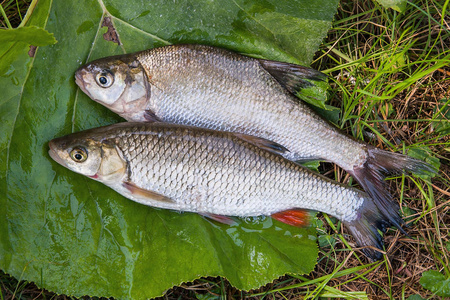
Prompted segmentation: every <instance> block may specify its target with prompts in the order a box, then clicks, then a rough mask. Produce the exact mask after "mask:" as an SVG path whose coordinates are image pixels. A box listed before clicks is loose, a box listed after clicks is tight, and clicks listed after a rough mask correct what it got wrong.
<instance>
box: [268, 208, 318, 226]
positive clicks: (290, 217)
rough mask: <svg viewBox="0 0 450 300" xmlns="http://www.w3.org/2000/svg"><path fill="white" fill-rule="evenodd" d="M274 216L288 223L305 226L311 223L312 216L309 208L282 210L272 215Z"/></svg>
mask: <svg viewBox="0 0 450 300" xmlns="http://www.w3.org/2000/svg"><path fill="white" fill-rule="evenodd" d="M271 217H272V218H274V219H275V220H278V221H280V222H283V223H286V224H288V225H292V226H296V227H305V226H307V225H308V224H309V221H310V217H309V213H308V211H307V210H303V209H290V210H285V211H280V212H277V213H274V214H272V215H271Z"/></svg>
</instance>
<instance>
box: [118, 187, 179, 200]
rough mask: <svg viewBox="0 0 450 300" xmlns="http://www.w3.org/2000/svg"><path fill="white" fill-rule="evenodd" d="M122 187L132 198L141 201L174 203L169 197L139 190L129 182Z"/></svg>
mask: <svg viewBox="0 0 450 300" xmlns="http://www.w3.org/2000/svg"><path fill="white" fill-rule="evenodd" d="M122 185H123V186H124V187H125V188H126V189H127V190H129V191H130V192H131V194H133V196H134V197H136V198H139V199H143V200H149V199H151V200H154V201H161V202H166V203H174V202H175V201H173V200H172V199H170V198H169V197H166V196H164V195H161V194H158V193H156V192H152V191H149V190H146V189H143V188H140V187H138V186H136V185H135V184H133V183H130V182H124V183H122Z"/></svg>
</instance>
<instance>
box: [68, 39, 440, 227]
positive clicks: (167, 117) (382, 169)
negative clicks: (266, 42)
mask: <svg viewBox="0 0 450 300" xmlns="http://www.w3.org/2000/svg"><path fill="white" fill-rule="evenodd" d="M75 77H76V83H77V84H78V85H79V86H80V88H81V89H82V90H83V91H84V92H85V93H86V94H87V95H89V97H90V98H91V99H93V100H95V101H97V102H99V103H101V104H103V105H104V106H106V107H108V108H109V109H111V110H112V111H114V112H116V113H118V114H119V115H121V116H122V117H123V118H125V119H126V120H128V121H135V122H147V121H163V122H169V123H176V124H180V125H190V126H198V127H204V128H209V129H214V130H224V131H232V132H237V133H241V134H247V135H254V136H257V137H260V138H263V139H268V140H271V141H273V142H275V143H277V144H279V145H282V146H284V147H285V148H286V149H288V151H283V152H282V153H280V154H281V155H283V156H284V157H285V158H287V159H289V160H292V161H296V160H310V159H320V160H327V161H330V162H333V163H336V164H337V165H339V166H340V167H342V168H343V169H345V171H347V172H348V173H349V174H350V175H351V176H353V177H354V178H355V179H356V181H358V183H359V184H360V185H361V186H362V187H363V188H364V190H365V191H367V192H368V193H369V195H370V196H371V197H372V198H373V199H374V201H375V205H376V206H377V208H378V209H380V210H381V212H382V214H383V215H384V216H385V217H386V219H388V220H390V221H389V222H390V223H392V224H393V225H395V226H396V227H397V228H399V229H400V230H402V229H401V224H403V220H402V219H401V217H400V216H399V214H398V210H399V206H398V204H397V202H395V201H393V199H392V196H391V195H390V193H389V192H388V191H387V188H386V184H385V182H384V179H385V177H386V174H385V173H394V174H395V173H400V172H403V171H410V172H415V173H416V174H425V175H426V174H430V173H434V172H436V171H437V170H435V169H434V168H433V167H432V166H430V165H428V164H427V163H425V162H422V161H419V160H417V159H413V158H411V157H408V156H406V155H402V154H399V153H392V152H388V151H384V150H381V149H378V148H376V147H373V146H371V145H369V144H366V143H364V142H363V141H358V140H355V139H353V138H352V137H350V136H347V135H345V134H343V133H341V132H340V131H339V130H338V129H337V128H335V127H334V126H332V125H331V124H329V123H328V122H326V121H325V120H323V119H321V118H320V117H319V116H318V115H317V114H315V113H314V112H313V111H312V110H311V109H310V108H309V107H308V106H307V105H306V104H305V103H303V102H301V101H299V99H298V98H297V97H296V96H295V95H296V94H297V93H302V92H303V89H304V88H305V87H312V86H314V83H315V82H317V81H318V80H323V79H324V77H325V76H324V74H322V73H320V72H318V71H316V70H313V69H310V68H305V67H302V66H298V65H294V64H289V63H284V62H276V61H268V60H263V59H256V58H251V57H246V56H243V55H239V54H237V53H233V52H230V51H227V50H224V49H220V48H215V47H210V46H204V45H171V46H165V47H160V48H155V49H149V50H145V51H141V52H136V53H131V54H126V55H120V56H113V57H106V58H102V59H99V60H96V61H93V62H90V63H89V64H87V65H85V66H82V67H81V68H80V69H79V70H77V72H76V76H75ZM99 78H102V82H106V86H105V85H103V84H102V83H101V82H100V81H99ZM403 232H404V231H403Z"/></svg>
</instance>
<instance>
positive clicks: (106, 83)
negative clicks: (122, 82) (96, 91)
mask: <svg viewBox="0 0 450 300" xmlns="http://www.w3.org/2000/svg"><path fill="white" fill-rule="evenodd" d="M95 80H96V81H97V84H98V85H99V86H101V87H103V88H107V87H110V86H111V85H112V84H113V83H114V75H113V74H112V73H111V72H110V71H108V70H103V71H102V72H100V73H98V74H97V76H96V77H95Z"/></svg>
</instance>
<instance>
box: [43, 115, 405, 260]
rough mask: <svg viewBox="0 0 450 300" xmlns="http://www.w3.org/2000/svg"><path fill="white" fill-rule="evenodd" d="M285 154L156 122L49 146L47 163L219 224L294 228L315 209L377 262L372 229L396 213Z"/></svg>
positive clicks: (251, 140) (264, 144)
mask: <svg viewBox="0 0 450 300" xmlns="http://www.w3.org/2000/svg"><path fill="white" fill-rule="evenodd" d="M287 151H288V150H287V149H286V148H284V147H283V146H281V145H279V144H277V143H274V142H272V141H269V140H266V139H262V138H259V137H255V136H250V135H245V134H241V133H233V132H224V131H214V130H210V129H204V128H199V127H190V126H184V125H178V124H169V123H163V122H148V123H143V122H125V123H117V124H113V125H109V126H104V127H99V128H94V129H89V130H86V131H81V132H77V133H73V134H69V135H67V136H64V137H60V138H55V139H53V140H51V141H50V142H49V155H50V157H51V158H52V159H53V160H54V161H56V162H57V163H59V164H60V165H62V166H64V167H66V168H68V169H70V170H72V171H74V172H76V173H79V174H82V175H85V176H87V177H89V178H91V179H93V180H96V181H99V182H101V183H103V184H105V185H106V186H108V187H110V188H112V189H113V190H115V191H117V192H118V193H120V194H121V195H123V196H125V197H126V198H128V199H131V200H133V201H136V202H138V203H141V204H144V205H148V206H152V207H156V208H162V209H170V210H176V211H182V212H193V213H198V214H200V215H202V216H206V217H209V218H211V219H213V220H216V221H219V222H222V223H227V221H228V220H232V219H231V217H250V216H271V217H273V218H274V219H276V220H279V221H281V222H284V223H287V224H290V225H294V226H299V225H300V224H304V218H303V217H304V214H303V213H302V210H305V209H306V210H315V211H321V212H325V213H327V214H330V215H332V216H335V217H336V218H338V219H339V220H341V221H342V222H343V223H344V224H345V225H346V226H347V228H348V229H349V231H350V232H351V233H352V235H353V236H354V238H355V240H356V242H357V244H358V245H359V246H361V247H363V248H362V251H363V253H364V254H365V255H367V256H368V257H369V258H370V259H373V260H377V259H380V258H381V257H382V254H381V252H380V251H378V250H379V249H382V248H383V237H382V236H381V234H380V232H379V230H380V231H381V232H385V231H386V229H387V228H388V227H389V226H391V225H392V224H393V223H398V222H400V219H401V218H400V216H399V215H398V214H397V215H395V218H396V219H395V220H392V219H389V218H386V216H385V215H384V214H383V213H382V212H381V211H380V210H379V208H378V207H377V205H375V203H374V201H373V199H372V198H371V197H370V196H369V195H367V194H366V193H365V192H363V191H361V190H359V189H356V188H354V187H350V186H346V185H343V184H341V183H338V182H336V181H333V180H331V179H329V178H327V177H325V176H323V175H321V174H318V173H316V172H313V171H311V170H309V169H307V168H305V167H303V166H301V165H300V164H297V163H295V162H292V161H290V160H288V159H286V158H284V157H283V156H282V155H281V154H283V153H285V152H287Z"/></svg>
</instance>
